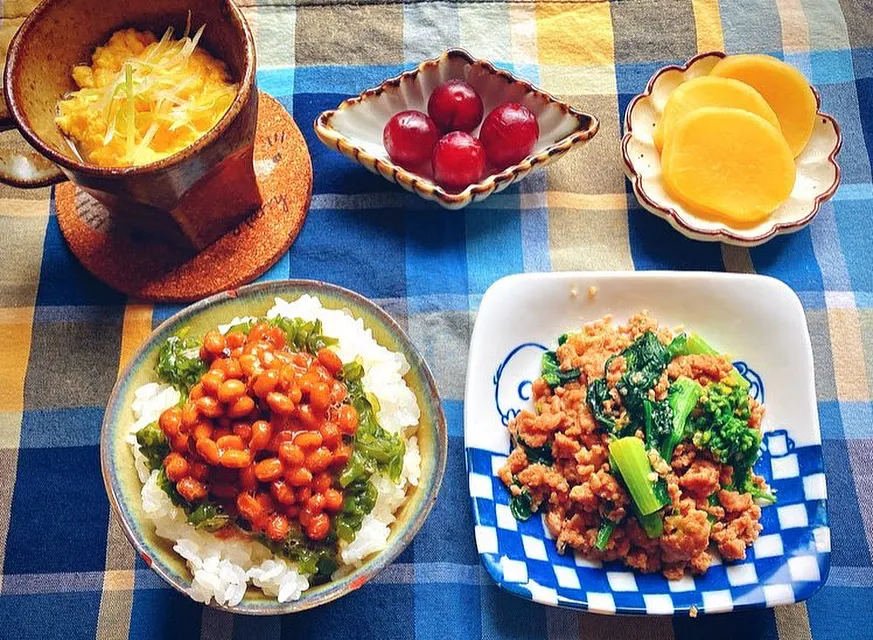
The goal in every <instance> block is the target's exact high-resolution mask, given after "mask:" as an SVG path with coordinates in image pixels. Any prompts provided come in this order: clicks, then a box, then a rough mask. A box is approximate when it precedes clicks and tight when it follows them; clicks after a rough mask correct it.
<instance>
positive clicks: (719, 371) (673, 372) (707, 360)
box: [667, 354, 734, 386]
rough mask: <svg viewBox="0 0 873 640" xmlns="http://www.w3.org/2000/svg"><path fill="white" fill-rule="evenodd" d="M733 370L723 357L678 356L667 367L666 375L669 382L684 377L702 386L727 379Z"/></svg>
mask: <svg viewBox="0 0 873 640" xmlns="http://www.w3.org/2000/svg"><path fill="white" fill-rule="evenodd" d="M733 370H734V365H733V364H732V363H731V362H730V360H728V359H727V358H725V357H724V356H709V355H700V354H695V355H689V356H678V357H676V358H673V361H672V362H671V363H670V364H668V365H667V375H668V376H669V378H670V379H671V380H675V379H676V378H680V377H683V376H684V377H686V378H691V379H692V380H696V381H697V382H699V383H700V384H702V385H704V386H706V385H708V384H710V383H712V382H719V381H721V380H722V379H723V378H727V377H729V376H730V375H731V373H733Z"/></svg>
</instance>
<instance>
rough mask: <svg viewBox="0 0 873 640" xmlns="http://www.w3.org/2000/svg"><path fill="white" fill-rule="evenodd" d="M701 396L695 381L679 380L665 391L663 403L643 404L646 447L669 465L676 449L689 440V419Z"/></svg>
mask: <svg viewBox="0 0 873 640" xmlns="http://www.w3.org/2000/svg"><path fill="white" fill-rule="evenodd" d="M702 393H703V387H701V386H700V385H699V384H698V383H696V382H695V381H694V380H691V379H690V378H679V379H677V380H676V381H675V382H674V383H673V384H671V385H670V388H669V389H668V390H667V399H666V400H663V401H661V402H652V401H650V400H648V399H647V400H645V401H644V402H643V406H644V411H645V431H646V446H647V447H648V448H650V449H656V450H657V451H658V453H659V454H660V455H661V457H662V458H663V459H664V460H666V461H668V462H669V461H670V460H671V459H672V458H673V451H674V450H675V449H676V445H678V444H679V443H680V442H682V441H683V440H686V439H687V438H689V437H691V434H692V431H691V429H690V428H689V426H688V418H689V416H690V415H691V412H692V411H694V409H695V407H697V402H698V400H699V399H700V396H701V394H702Z"/></svg>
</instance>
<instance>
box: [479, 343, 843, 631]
mask: <svg viewBox="0 0 873 640" xmlns="http://www.w3.org/2000/svg"><path fill="white" fill-rule="evenodd" d="M521 346H522V347H523V346H535V347H538V348H542V349H544V347H542V346H541V345H535V344H533V343H528V344H527V345H521ZM517 349H518V348H517ZM517 349H516V350H514V351H513V352H512V353H510V354H509V355H508V356H507V361H508V359H509V358H511V357H512V355H513V354H514V353H515V351H517ZM505 364H506V361H504V365H505ZM735 365H736V366H737V369H738V370H739V371H740V372H741V374H742V375H743V376H744V377H745V378H746V379H747V380H749V382H750V383H751V388H750V392H751V394H752V396H753V397H756V398H759V399H761V400H763V398H764V384H763V381H762V380H761V377H760V376H759V375H758V374H757V373H756V372H755V371H753V370H752V369H751V368H749V367H748V365H747V364H746V363H744V362H737V363H735ZM502 369H503V365H501V367H500V368H499V369H498V371H497V374H496V375H495V377H494V384H495V387H497V386H499V384H500V374H501V371H502ZM528 385H529V381H523V382H522V383H521V384H519V385H518V395H519V397H520V398H521V400H527V399H528V397H529V396H526V395H525V389H526V388H528ZM496 399H497V394H495V401H496ZM495 405H496V406H495V408H496V411H497V413H498V414H500V418H501V421H502V422H503V424H506V422H507V421H508V419H509V418H511V417H512V416H513V415H514V414H515V413H516V412H517V410H514V409H506V408H501V407H499V406H497V403H496V402H495ZM508 453H509V452H508V451H507V452H506V453H505V454H495V453H494V452H491V451H485V450H482V449H475V448H467V449H466V459H467V472H468V474H469V483H470V496H471V498H472V501H473V517H474V520H475V535H476V546H477V548H478V550H479V555H480V557H481V559H482V562H483V564H484V565H485V568H486V569H487V570H488V573H489V574H490V575H491V576H492V578H494V580H495V581H496V582H497V584H498V585H499V586H501V587H502V588H504V589H506V590H508V591H510V592H511V593H514V594H516V595H518V596H521V597H523V598H527V599H530V600H534V601H536V602H540V603H543V604H549V605H553V606H565V607H572V608H577V609H584V610H589V611H595V612H599V613H620V614H648V615H672V614H687V613H690V612H691V611H692V608H694V610H696V611H698V612H701V613H719V612H726V611H733V610H738V609H748V608H758V607H772V606H776V605H782V604H790V603H793V602H800V601H802V600H805V599H807V598H809V597H810V596H811V595H812V594H813V593H815V592H816V591H817V590H818V589H819V588H820V587H821V585H823V584H824V582H825V580H826V579H827V574H828V571H829V568H830V529H829V528H828V519H827V500H826V499H827V495H826V488H825V479H824V468H823V461H822V449H821V446H819V445H816V446H805V447H795V445H794V442H793V441H792V440H791V438H790V437H789V435H788V432H787V431H786V430H785V429H778V430H775V431H770V432H768V433H766V434H765V435H764V442H763V443H762V451H761V457H760V458H759V460H758V462H757V464H756V465H755V471H756V472H757V473H758V474H760V475H762V476H764V478H766V480H767V483H768V484H769V485H770V486H771V487H773V488H774V489H775V490H776V492H777V496H778V503H777V504H776V505H775V506H768V507H764V508H763V509H762V515H761V524H762V525H763V530H762V532H761V535H760V537H759V538H758V540H757V541H756V542H755V544H754V545H753V547H752V548H750V549H749V550H748V552H747V557H746V559H745V560H744V561H741V562H731V563H723V562H722V561H721V560H720V559H719V558H718V555H717V554H714V555H713V565H712V566H711V567H710V568H709V570H708V571H707V572H706V573H705V574H704V575H702V576H693V577H692V576H690V575H686V576H685V577H684V578H683V579H682V580H678V581H670V580H667V579H666V578H664V576H662V575H660V574H642V573H639V572H635V571H632V570H630V569H629V568H628V567H626V566H624V565H623V564H622V563H620V562H611V563H600V562H592V561H590V560H586V559H584V558H582V557H580V556H578V555H576V556H574V555H573V554H570V553H567V554H565V555H561V554H559V553H558V551H557V548H556V546H555V543H554V541H553V540H552V539H551V536H550V535H549V532H548V530H547V528H546V526H545V522H544V520H543V518H542V516H534V517H532V518H531V519H529V520H528V521H526V522H518V521H516V520H515V518H514V517H513V516H512V514H511V513H510V510H509V498H510V496H509V492H508V491H507V489H506V487H505V486H504V485H503V483H502V482H501V481H500V479H499V478H498V477H497V471H498V470H499V469H500V467H502V466H503V464H504V462H505V460H506V456H507V455H508Z"/></svg>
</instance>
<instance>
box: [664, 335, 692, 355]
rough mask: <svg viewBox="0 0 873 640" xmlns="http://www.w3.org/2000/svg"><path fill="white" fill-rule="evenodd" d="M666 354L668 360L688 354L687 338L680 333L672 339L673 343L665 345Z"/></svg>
mask: <svg viewBox="0 0 873 640" xmlns="http://www.w3.org/2000/svg"><path fill="white" fill-rule="evenodd" d="M667 353H668V354H669V356H670V360H672V359H673V358H675V357H677V356H684V355H686V354H687V353H688V336H686V335H685V334H684V333H680V334H679V335H678V336H676V337H675V338H673V341H672V342H670V344H669V345H667Z"/></svg>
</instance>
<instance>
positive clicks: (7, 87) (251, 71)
mask: <svg viewBox="0 0 873 640" xmlns="http://www.w3.org/2000/svg"><path fill="white" fill-rule="evenodd" d="M223 2H224V4H225V5H226V6H227V7H228V9H229V11H230V15H231V17H230V20H231V21H233V22H234V23H236V24H237V25H238V26H239V28H240V29H241V30H242V36H243V40H242V42H239V41H238V42H237V43H236V46H242V47H244V49H245V55H244V59H245V67H244V69H243V73H242V77H241V78H240V79H239V90H238V91H237V93H236V97H235V98H234V100H233V102H232V103H231V105H230V107H229V108H228V110H227V112H226V113H225V114H224V115H223V116H222V117H221V120H219V121H218V123H217V124H216V125H215V126H214V127H212V128H211V129H210V130H209V131H207V132H206V133H205V134H204V135H203V136H201V137H200V138H198V139H197V140H195V141H194V142H193V143H192V144H191V145H189V146H187V147H185V148H184V149H182V150H181V151H178V152H176V153H174V154H172V155H170V156H167V157H166V158H163V159H161V160H157V161H155V162H149V163H147V164H142V165H136V166H133V167H99V166H97V165H95V164H90V163H84V162H79V161H77V160H73V159H70V158H68V157H67V156H64V155H63V154H61V153H58V152H57V151H55V150H54V149H53V148H52V147H51V146H49V145H48V144H46V143H45V142H43V141H42V139H41V138H40V137H39V136H38V135H36V133H35V132H34V131H33V129H32V128H31V127H30V124H29V123H28V122H27V120H26V119H25V116H24V113H23V112H22V111H21V109H19V107H18V104H17V103H16V101H15V95H14V93H13V89H12V87H13V84H14V82H13V78H14V77H15V71H16V69H15V65H16V63H17V61H18V52H19V49H21V48H22V47H23V43H24V41H25V38H27V37H28V34H29V33H30V31H31V29H32V28H33V25H34V24H35V23H37V22H38V21H39V20H40V19H41V18H42V17H43V15H44V14H45V13H46V12H47V11H48V10H49V9H51V8H52V5H53V4H54V3H55V0H42V2H41V3H40V4H39V5H37V7H36V8H35V9H34V10H33V11H31V12H30V14H29V15H28V16H27V18H25V20H24V22H23V23H22V24H21V26H20V27H19V28H18V30H17V31H16V32H15V35H14V36H13V38H12V41H11V42H10V44H9V52H8V55H7V57H6V68H5V71H4V74H3V97H4V98H5V100H6V104H7V107H8V109H9V113H10V115H11V116H12V118H13V119H14V121H15V124H16V127H17V129H18V131H19V132H20V133H21V135H22V136H23V137H24V139H25V140H27V142H28V143H30V145H31V146H33V147H34V148H35V149H36V150H37V151H38V152H39V153H41V154H42V155H43V156H45V157H46V158H47V159H49V160H50V161H52V162H54V163H55V164H57V165H60V166H61V167H64V168H65V169H68V170H70V171H75V172H76V173H80V174H85V175H91V176H97V177H102V178H107V177H128V176H130V177H133V176H139V175H144V174H152V173H157V172H160V171H162V170H166V169H170V168H172V167H174V166H176V165H179V164H182V163H183V162H185V161H186V160H189V159H190V158H191V157H192V156H195V155H196V154H197V153H198V152H199V151H200V150H201V149H203V148H205V147H207V146H209V145H210V144H212V143H213V142H215V141H217V140H219V139H220V138H221V136H222V135H223V134H224V132H225V131H226V130H227V129H228V127H230V125H231V123H232V122H233V121H234V120H235V119H236V117H237V116H238V115H239V114H240V112H241V111H242V110H243V108H244V107H245V105H246V103H247V102H248V100H249V98H250V97H251V95H252V91H253V90H254V87H255V68H256V53H255V41H254V38H253V37H252V32H251V29H250V28H249V25H248V23H247V22H246V19H245V16H243V14H242V11H241V10H240V8H239V7H238V6H237V5H236V3H235V2H233V0H223ZM123 26H124V24H120V25H118V26H117V27H116V28H121V27H123Z"/></svg>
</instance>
